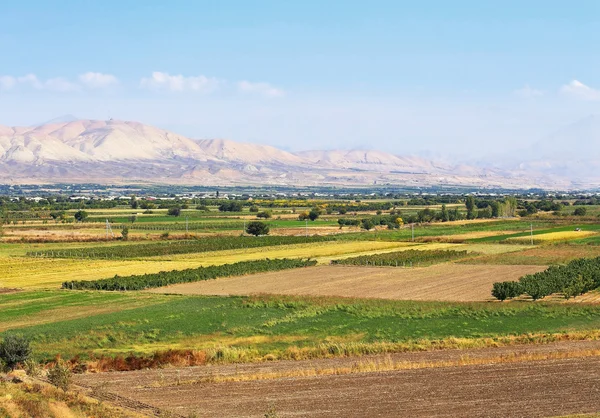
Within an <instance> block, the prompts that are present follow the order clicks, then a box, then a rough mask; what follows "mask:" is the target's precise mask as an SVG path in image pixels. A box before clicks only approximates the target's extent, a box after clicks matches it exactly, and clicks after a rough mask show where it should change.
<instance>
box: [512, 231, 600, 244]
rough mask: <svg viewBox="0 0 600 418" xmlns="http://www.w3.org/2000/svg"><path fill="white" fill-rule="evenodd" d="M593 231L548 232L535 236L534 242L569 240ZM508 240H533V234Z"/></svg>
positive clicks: (586, 235) (590, 233)
mask: <svg viewBox="0 0 600 418" xmlns="http://www.w3.org/2000/svg"><path fill="white" fill-rule="evenodd" d="M595 234H596V232H593V231H564V232H549V233H547V234H539V235H534V236H533V242H534V243H545V242H552V241H568V240H572V239H579V238H585V237H589V236H590V235H595ZM506 241H507V242H516V243H520V242H531V236H525V237H516V238H508V239H507V240H506Z"/></svg>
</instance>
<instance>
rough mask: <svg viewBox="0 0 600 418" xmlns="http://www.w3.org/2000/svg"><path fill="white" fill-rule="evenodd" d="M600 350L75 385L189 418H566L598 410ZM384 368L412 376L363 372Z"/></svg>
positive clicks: (572, 347)
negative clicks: (269, 416)
mask: <svg viewBox="0 0 600 418" xmlns="http://www.w3.org/2000/svg"><path fill="white" fill-rule="evenodd" d="M599 349H600V344H599V343H598V342H597V341H590V342H579V343H556V344H548V345H537V346H524V347H503V348H491V349H481V350H461V351H458V350H448V351H437V352H436V351H434V352H426V353H405V354H396V355H391V356H389V355H387V356H370V357H368V358H366V357H365V358H361V359H360V360H357V359H354V358H336V359H326V360H314V361H299V362H293V361H286V362H274V363H262V364H245V365H228V366H211V367H193V368H183V369H166V370H145V371H139V372H124V373H104V374H92V375H83V376H77V383H78V384H80V385H83V386H87V387H96V386H104V387H105V390H107V391H108V392H109V393H118V394H120V395H122V396H127V397H129V398H132V399H135V400H136V401H140V402H143V403H146V404H150V405H153V406H155V407H158V408H161V409H163V410H165V411H173V412H175V413H178V414H180V415H183V416H187V414H190V413H192V412H195V413H196V414H197V416H206V417H221V416H222V417H230V416H236V417H262V416H265V415H264V414H265V412H266V411H267V409H268V408H269V406H270V405H272V406H273V407H274V409H275V410H276V412H277V414H278V415H279V416H311V417H313V416H327V417H349V416H352V417H353V416H390V417H395V416H411V417H426V416H427V417H429V416H440V417H457V416H460V417H463V416H464V417H480V416H481V417H522V416H533V417H538V416H539V417H543V416H559V415H568V414H576V413H593V412H597V411H599V410H600V398H598V396H597V393H598V391H600V383H599V381H600V357H598V353H599V351H598V350H599ZM358 361H360V364H359V363H358ZM452 362H455V363H456V365H453V366H448V364H452ZM480 363H483V364H480ZM377 364H380V365H383V367H382V369H384V368H385V366H386V365H388V366H389V365H394V364H396V365H404V366H405V367H404V368H400V369H397V370H393V371H381V370H377V368H376V367H373V371H367V372H364V371H360V370H361V368H360V365H364V366H365V367H366V366H368V365H377ZM336 370H337V371H340V373H339V374H337V375H335V374H333V373H334V372H335V371H336ZM319 371H323V373H322V374H314V373H318V372H319ZM326 371H330V372H331V373H326ZM311 373H313V374H311ZM277 376H288V377H277ZM448 382H453V384H451V385H449V384H448ZM499 394H501V395H499Z"/></svg>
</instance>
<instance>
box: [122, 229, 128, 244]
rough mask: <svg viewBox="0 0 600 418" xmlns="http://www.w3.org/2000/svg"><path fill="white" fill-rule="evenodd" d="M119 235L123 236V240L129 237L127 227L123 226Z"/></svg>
mask: <svg viewBox="0 0 600 418" xmlns="http://www.w3.org/2000/svg"><path fill="white" fill-rule="evenodd" d="M121 237H122V238H123V241H127V239H129V228H128V227H126V226H124V227H123V229H121Z"/></svg>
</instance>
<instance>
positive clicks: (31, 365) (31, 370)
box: [23, 358, 42, 377]
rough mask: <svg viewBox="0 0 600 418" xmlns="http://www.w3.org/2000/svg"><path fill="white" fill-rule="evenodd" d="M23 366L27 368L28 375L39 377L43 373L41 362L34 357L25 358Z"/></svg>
mask: <svg viewBox="0 0 600 418" xmlns="http://www.w3.org/2000/svg"><path fill="white" fill-rule="evenodd" d="M23 368H24V369H25V373H27V376H31V377H39V376H40V375H41V374H42V368H41V367H40V364H39V363H38V362H37V361H35V360H34V359H32V358H29V359H27V360H25V362H24V363H23Z"/></svg>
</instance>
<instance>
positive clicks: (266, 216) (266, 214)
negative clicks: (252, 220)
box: [256, 210, 273, 219]
mask: <svg viewBox="0 0 600 418" xmlns="http://www.w3.org/2000/svg"><path fill="white" fill-rule="evenodd" d="M272 216H273V215H272V214H271V212H269V211H268V210H265V211H262V212H258V213H257V214H256V217H257V218H262V219H269V218H271V217H272Z"/></svg>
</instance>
